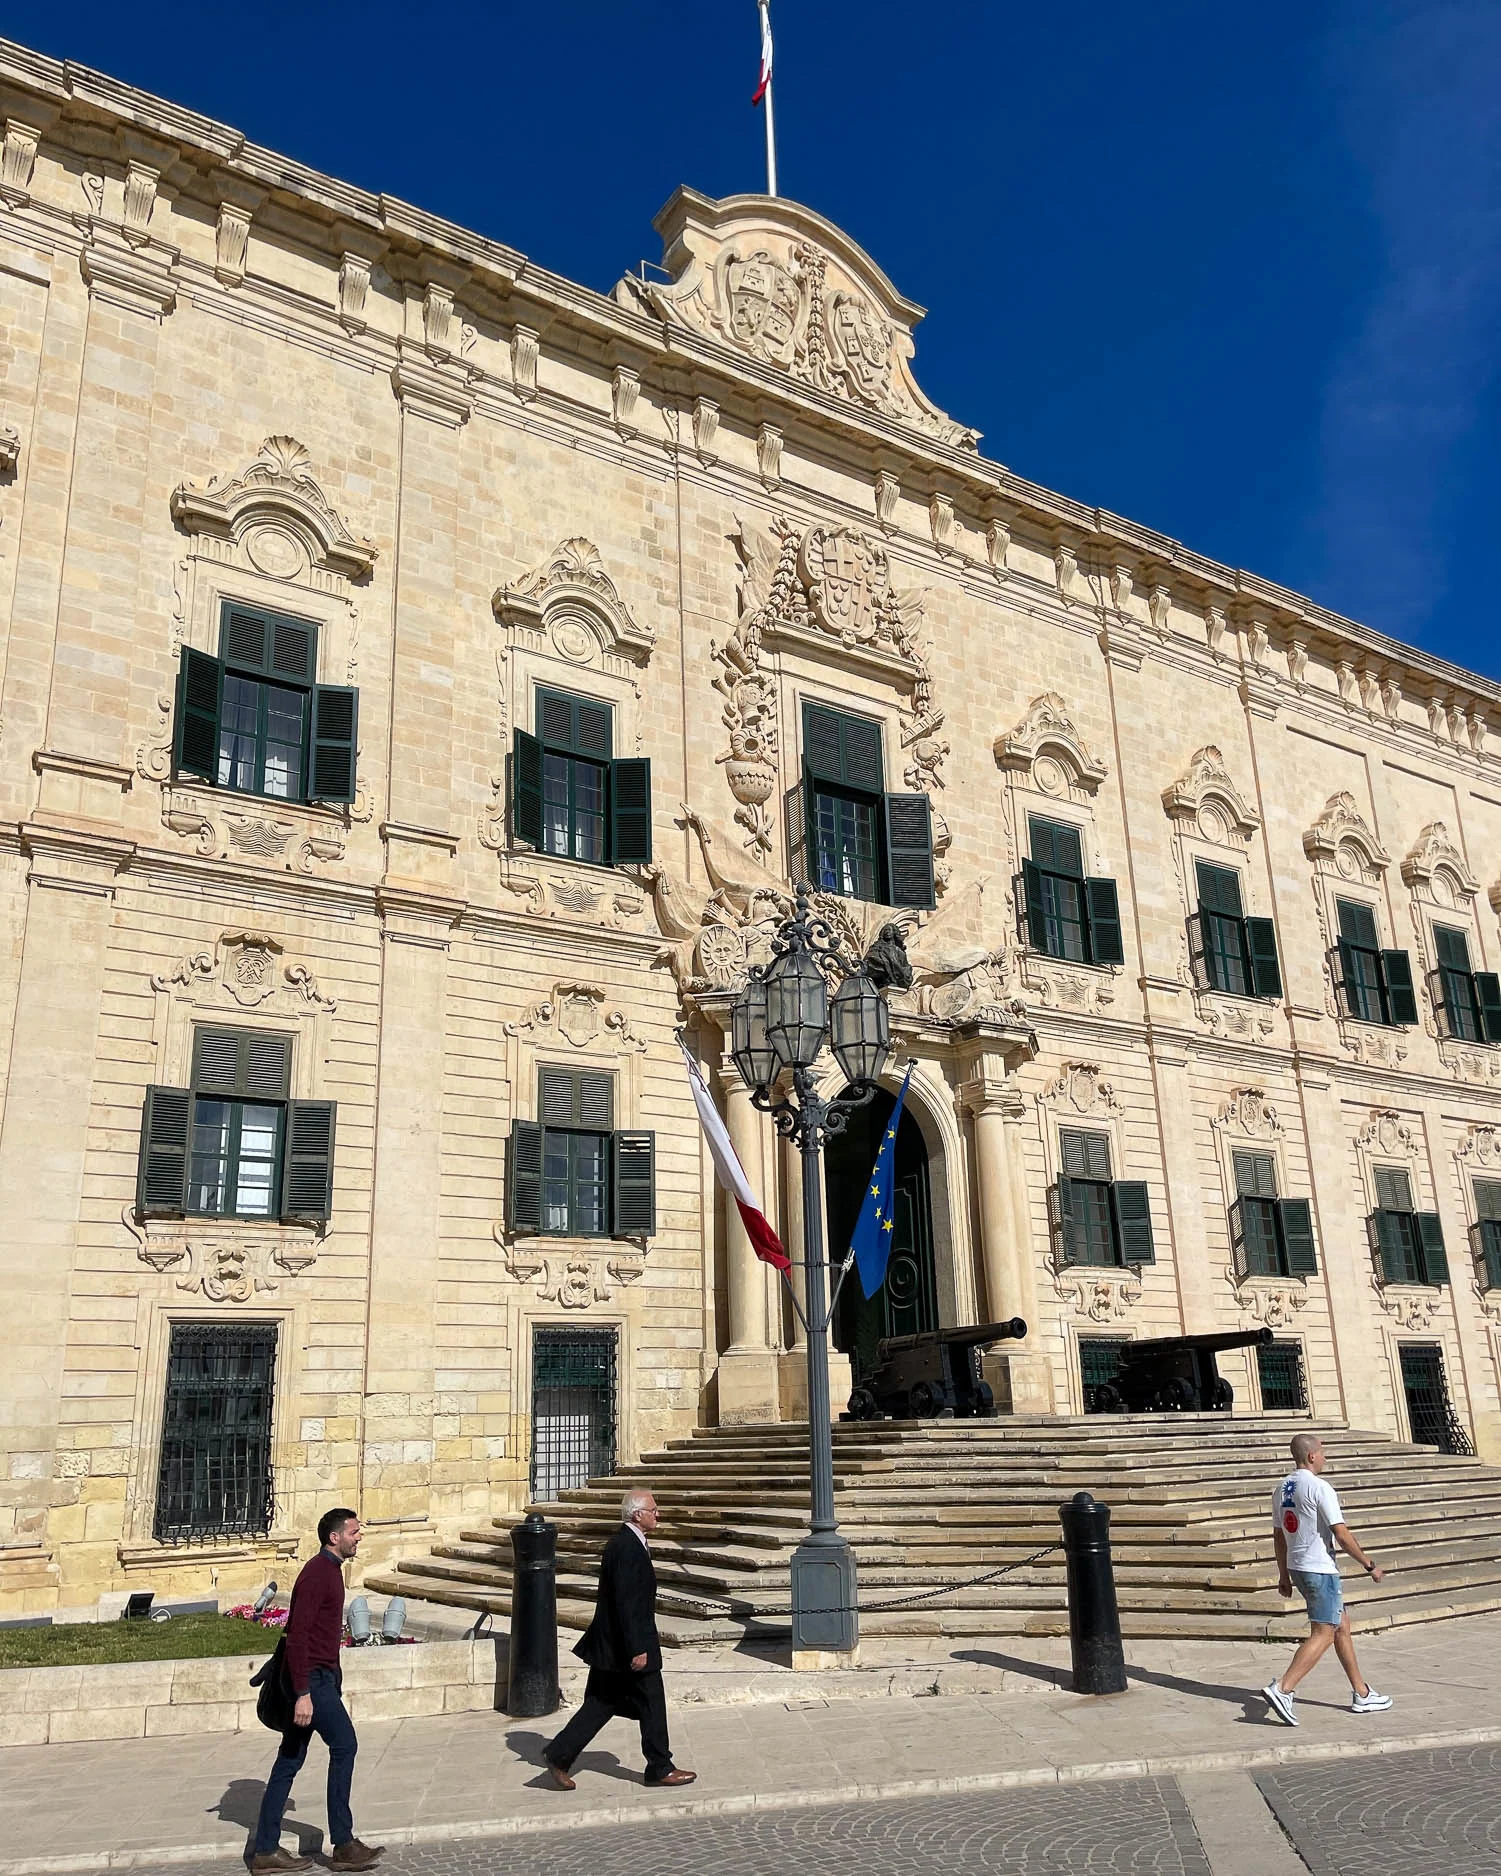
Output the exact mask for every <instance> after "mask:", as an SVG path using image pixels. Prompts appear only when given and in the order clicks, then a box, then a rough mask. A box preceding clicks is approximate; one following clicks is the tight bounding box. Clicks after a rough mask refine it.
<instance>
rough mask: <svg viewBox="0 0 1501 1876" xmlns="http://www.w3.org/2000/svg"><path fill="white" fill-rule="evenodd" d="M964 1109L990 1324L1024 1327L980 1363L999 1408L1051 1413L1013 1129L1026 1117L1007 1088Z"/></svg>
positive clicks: (981, 1094)
mask: <svg viewBox="0 0 1501 1876" xmlns="http://www.w3.org/2000/svg"><path fill="white" fill-rule="evenodd" d="M969 1109H970V1114H971V1117H972V1121H973V1126H974V1137H975V1186H976V1192H977V1196H978V1199H979V1220H980V1256H981V1263H982V1266H983V1268H984V1272H985V1299H986V1311H987V1315H988V1318H989V1320H991V1321H993V1322H994V1321H1005V1320H1007V1319H1009V1318H1010V1317H1012V1316H1020V1317H1021V1318H1022V1319H1023V1321H1025V1322H1026V1324H1027V1328H1028V1333H1027V1336H1026V1339H1025V1340H1024V1341H1021V1342H1002V1343H1000V1344H999V1345H998V1346H997V1347H995V1348H993V1349H991V1350H990V1351H989V1352H988V1353H987V1354H986V1355H984V1356H983V1357H982V1358H981V1360H982V1367H983V1369H984V1373H985V1378H986V1379H987V1380H988V1381H989V1382H990V1385H991V1386H992V1387H993V1388H994V1389H995V1395H996V1404H997V1406H999V1407H1001V1408H1002V1409H1005V1410H1009V1411H1010V1412H1012V1413H1051V1412H1052V1411H1053V1372H1052V1365H1051V1363H1050V1362H1049V1361H1048V1360H1047V1358H1046V1356H1045V1355H1044V1354H1043V1353H1042V1351H1041V1347H1040V1339H1039V1334H1038V1330H1039V1326H1040V1325H1039V1323H1038V1316H1037V1278H1036V1266H1035V1262H1034V1258H1033V1246H1032V1229H1031V1212H1030V1207H1029V1205H1028V1199H1027V1179H1026V1166H1025V1162H1024V1159H1023V1155H1022V1142H1021V1133H1020V1129H1019V1126H1018V1122H1019V1121H1020V1119H1021V1117H1022V1114H1023V1112H1024V1109H1023V1106H1022V1099H1021V1095H1020V1093H1019V1091H1018V1090H1016V1089H1015V1088H1012V1087H1009V1086H1007V1085H1006V1084H1004V1083H1002V1084H994V1083H992V1084H988V1085H987V1084H981V1085H980V1086H979V1087H978V1088H977V1089H976V1090H975V1091H974V1093H973V1094H972V1095H971V1097H970V1104H969Z"/></svg>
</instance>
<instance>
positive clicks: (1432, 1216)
mask: <svg viewBox="0 0 1501 1876" xmlns="http://www.w3.org/2000/svg"><path fill="white" fill-rule="evenodd" d="M1418 1240H1419V1242H1420V1243H1421V1244H1422V1247H1423V1273H1422V1274H1423V1279H1424V1281H1425V1282H1427V1283H1447V1282H1448V1281H1449V1257H1448V1253H1447V1252H1446V1251H1445V1249H1444V1223H1443V1220H1442V1219H1441V1218H1440V1217H1439V1215H1438V1213H1437V1212H1419V1213H1418Z"/></svg>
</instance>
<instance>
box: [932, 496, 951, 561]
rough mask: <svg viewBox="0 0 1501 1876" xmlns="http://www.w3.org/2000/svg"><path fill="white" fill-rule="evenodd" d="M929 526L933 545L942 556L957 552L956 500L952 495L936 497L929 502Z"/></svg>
mask: <svg viewBox="0 0 1501 1876" xmlns="http://www.w3.org/2000/svg"><path fill="white" fill-rule="evenodd" d="M928 526H929V529H930V530H931V532H932V535H933V545H934V546H935V547H936V548H937V549H938V551H939V553H940V554H951V553H953V552H954V551H955V542H954V498H953V496H952V495H934V496H933V497H932V498H931V499H930V500H929V502H928Z"/></svg>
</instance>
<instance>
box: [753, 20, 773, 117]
mask: <svg viewBox="0 0 1501 1876" xmlns="http://www.w3.org/2000/svg"><path fill="white" fill-rule="evenodd" d="M770 83H771V9H770V8H769V7H768V6H767V4H766V0H761V75H760V77H759V78H758V79H757V81H756V89H755V90H754V91H753V92H752V93H751V103H752V104H759V103H760V102H761V100H762V99H763V98H764V97H765V96H766V87H767V86H768V85H769V84H770Z"/></svg>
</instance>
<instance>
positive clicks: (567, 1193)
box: [506, 1064, 656, 1238]
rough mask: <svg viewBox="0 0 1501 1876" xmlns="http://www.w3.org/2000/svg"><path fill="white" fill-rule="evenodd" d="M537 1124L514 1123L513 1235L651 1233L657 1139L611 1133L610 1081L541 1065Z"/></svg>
mask: <svg viewBox="0 0 1501 1876" xmlns="http://www.w3.org/2000/svg"><path fill="white" fill-rule="evenodd" d="M537 1111H538V1118H537V1119H536V1120H535V1121H523V1120H517V1121H513V1122H512V1124H511V1142H510V1154H509V1162H508V1166H507V1172H506V1209H507V1216H508V1219H509V1221H510V1225H511V1229H512V1230H513V1231H516V1232H520V1233H537V1234H539V1235H542V1236H546V1237H573V1238H597V1237H609V1236H615V1237H649V1236H651V1235H652V1234H653V1233H654V1232H655V1231H656V1136H655V1134H653V1133H650V1132H642V1131H640V1130H638V1129H630V1128H620V1129H617V1128H616V1127H615V1124H614V1123H615V1078H614V1076H613V1075H608V1074H598V1073H592V1072H590V1071H588V1070H582V1069H569V1068H559V1067H554V1066H553V1065H551V1064H544V1065H543V1067H542V1068H540V1069H539V1071H538V1078H537Z"/></svg>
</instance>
